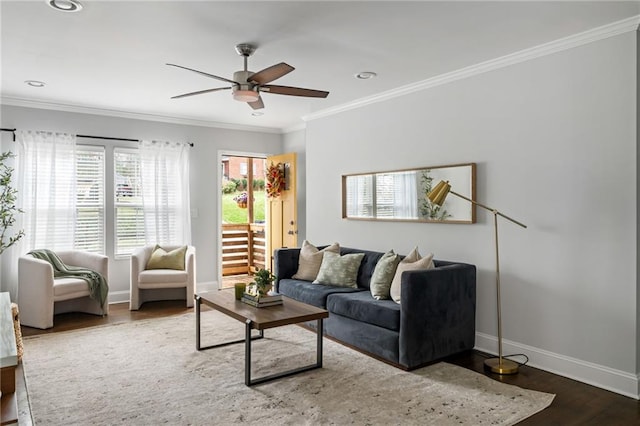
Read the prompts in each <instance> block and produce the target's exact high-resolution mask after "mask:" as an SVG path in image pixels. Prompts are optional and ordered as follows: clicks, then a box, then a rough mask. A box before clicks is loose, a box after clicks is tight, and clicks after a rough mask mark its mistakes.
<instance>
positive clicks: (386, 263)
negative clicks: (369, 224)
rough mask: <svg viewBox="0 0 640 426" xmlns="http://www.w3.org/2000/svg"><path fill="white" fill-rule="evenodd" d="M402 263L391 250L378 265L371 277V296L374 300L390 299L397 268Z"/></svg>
mask: <svg viewBox="0 0 640 426" xmlns="http://www.w3.org/2000/svg"><path fill="white" fill-rule="evenodd" d="M398 263H400V256H399V255H397V254H396V253H394V252H393V250H389V251H388V252H386V253H385V254H384V255H383V256H382V257H381V258H380V260H379V261H378V263H376V267H375V269H374V270H373V275H371V283H370V285H369V286H370V287H371V295H372V296H373V298H374V299H377V300H381V299H389V297H390V295H389V290H390V289H391V281H393V277H394V276H395V273H396V268H397V267H398Z"/></svg>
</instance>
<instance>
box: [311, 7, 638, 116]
mask: <svg viewBox="0 0 640 426" xmlns="http://www.w3.org/2000/svg"><path fill="white" fill-rule="evenodd" d="M639 26H640V15H636V16H632V17H630V18H626V19H623V20H620V21H616V22H613V23H610V24H607V25H603V26H601V27H596V28H593V29H591V30H587V31H584V32H581V33H577V34H574V35H571V36H568V37H564V38H561V39H557V40H554V41H551V42H548V43H544V44H540V45H538V46H534V47H530V48H528V49H524V50H520V51H518V52H515V53H511V54H509V55H505V56H501V57H498V58H495V59H491V60H488V61H484V62H480V63H478V64H475V65H471V66H468V67H465V68H460V69H458V70H455V71H451V72H448V73H445V74H440V75H438V76H435V77H432V78H428V79H426V80H422V81H418V82H416V83H411V84H407V85H404V86H400V87H398V88H395V89H392V90H388V91H385V92H381V93H378V94H375V95H372V96H367V97H364V98H360V99H358V100H356V101H353V102H349V103H346V104H342V105H338V106H335V107H332V108H327V109H323V110H320V111H317V112H314V113H311V114H307V115H305V116H303V117H302V119H303V120H304V121H312V120H317V119H319V118H323V117H328V116H331V115H335V114H339V113H341V112H344V111H349V110H352V109H356V108H361V107H363V106H366V105H371V104H375V103H378V102H383V101H386V100H389V99H393V98H397V97H399V96H404V95H408V94H413V93H415V92H417V91H421V90H427V89H430V88H432V87H436V86H442V85H444V84H447V83H451V82H454V81H457V80H462V79H465V78H469V77H473V76H475V75H478V74H482V73H485V72H489V71H494V70H497V69H500V68H504V67H508V66H510V65H514V64H518V63H521V62H525V61H529V60H532V59H536V58H539V57H541V56H547V55H551V54H554V53H557V52H562V51H564V50H569V49H573V48H575V47H579V46H582V45H585V44H589V43H592V42H594V41H598V40H604V39H606V38H609V37H614V36H617V35H620V34H624V33H627V32H631V31H638V27H639Z"/></svg>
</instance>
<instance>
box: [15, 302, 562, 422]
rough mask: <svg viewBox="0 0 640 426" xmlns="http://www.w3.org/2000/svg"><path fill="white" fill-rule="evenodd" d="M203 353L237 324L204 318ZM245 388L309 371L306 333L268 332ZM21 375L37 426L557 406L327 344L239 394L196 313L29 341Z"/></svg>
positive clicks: (488, 417)
mask: <svg viewBox="0 0 640 426" xmlns="http://www.w3.org/2000/svg"><path fill="white" fill-rule="evenodd" d="M202 329H203V332H202V344H203V345H209V344H213V343H217V342H222V341H226V340H230V339H237V338H240V337H242V336H243V333H244V325H243V324H242V323H240V322H238V321H235V320H233V319H230V318H228V317H226V316H224V315H223V314H220V313H218V312H216V311H206V312H203V313H202ZM252 349H253V351H252V357H253V360H254V361H255V363H254V365H253V367H252V375H253V377H259V376H262V375H266V374H271V373H274V372H276V371H278V370H282V369H290V368H295V367H297V366H302V365H306V364H309V363H313V362H314V360H315V334H313V333H312V332H310V331H308V330H305V329H303V328H301V327H298V326H286V327H280V328H275V329H269V330H266V331H265V339H261V340H258V341H255V342H254V344H253V347H252ZM23 362H24V372H25V379H26V385H27V391H28V396H29V402H30V406H31V412H32V416H33V421H34V424H35V425H89V424H91V425H118V424H123V425H157V424H171V425H214V424H216V425H231V424H261V425H267V424H278V425H303V424H307V425H316V424H317V425H324V424H328V425H329V424H330V425H343V424H358V425H390V424H406V425H418V424H419V425H512V424H515V423H517V422H519V421H521V420H523V419H525V418H527V417H529V416H531V415H533V414H535V413H537V412H539V411H541V410H543V409H544V408H546V407H548V406H549V405H550V404H551V402H552V400H553V398H554V395H551V394H547V393H542V392H536V391H531V390H525V389H522V388H518V387H515V386H511V385H506V384H504V383H500V382H497V381H495V380H492V379H490V378H488V377H485V376H483V375H481V374H478V373H475V372H473V371H470V370H467V369H465V368H461V367H458V366H454V365H451V364H447V363H438V364H435V365H431V366H429V367H426V368H422V369H419V370H415V371H412V372H406V371H402V370H399V369H397V368H394V367H391V366H389V365H387V364H384V363H382V362H380V361H377V360H374V359H372V358H370V357H367V356H365V355H362V354H360V353H358V352H356V351H353V350H351V349H349V348H347V347H344V346H342V345H340V344H338V343H336V342H333V341H331V340H328V339H325V340H324V367H323V368H322V369H316V370H312V371H308V372H305V373H302V374H298V375H295V376H290V377H287V378H284V379H280V380H277V381H273V382H268V383H263V384H260V385H257V386H254V387H251V388H249V387H247V386H245V385H244V345H243V344H236V345H230V346H225V347H221V348H216V349H212V350H207V351H203V352H198V351H196V350H195V316H194V314H193V313H189V314H182V315H177V316H170V317H164V318H159V319H148V320H141V321H135V322H129V323H122V324H114V325H105V326H101V327H95V328H88V329H83V330H76V331H70V332H61V333H52V334H45V335H40V336H33V337H28V338H26V339H25V341H24V361H23Z"/></svg>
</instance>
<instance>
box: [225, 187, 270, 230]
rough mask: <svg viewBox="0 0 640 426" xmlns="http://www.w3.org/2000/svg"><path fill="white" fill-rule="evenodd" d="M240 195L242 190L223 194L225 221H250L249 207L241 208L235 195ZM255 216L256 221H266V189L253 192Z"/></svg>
mask: <svg viewBox="0 0 640 426" xmlns="http://www.w3.org/2000/svg"><path fill="white" fill-rule="evenodd" d="M238 195H240V192H234V193H233V194H222V221H223V223H249V219H248V217H247V215H248V214H249V210H248V209H241V208H240V207H238V203H236V202H235V201H234V200H233V197H237V196H238ZM253 198H254V201H253V216H254V223H255V222H264V207H265V193H264V191H254V192H253Z"/></svg>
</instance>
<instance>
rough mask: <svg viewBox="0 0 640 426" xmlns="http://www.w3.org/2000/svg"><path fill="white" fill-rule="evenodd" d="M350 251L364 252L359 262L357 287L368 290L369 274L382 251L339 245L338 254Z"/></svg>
mask: <svg viewBox="0 0 640 426" xmlns="http://www.w3.org/2000/svg"><path fill="white" fill-rule="evenodd" d="M351 253H364V257H363V258H362V262H360V269H358V280H357V281H358V287H361V288H366V289H367V290H369V286H370V282H371V276H372V275H373V270H374V269H375V268H376V265H377V264H378V261H379V260H380V258H381V257H382V255H383V254H384V253H382V252H377V251H369V250H359V249H353V248H348V247H340V254H342V255H345V254H351Z"/></svg>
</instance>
